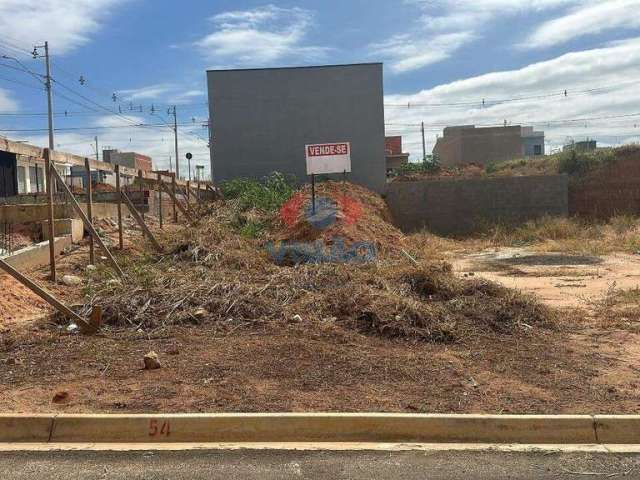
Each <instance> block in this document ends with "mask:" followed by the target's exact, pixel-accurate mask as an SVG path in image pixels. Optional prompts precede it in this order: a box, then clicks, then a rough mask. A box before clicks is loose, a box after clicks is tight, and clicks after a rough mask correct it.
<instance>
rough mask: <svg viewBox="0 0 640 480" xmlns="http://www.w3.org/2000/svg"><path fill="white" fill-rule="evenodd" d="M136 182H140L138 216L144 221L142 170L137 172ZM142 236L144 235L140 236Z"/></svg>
mask: <svg viewBox="0 0 640 480" xmlns="http://www.w3.org/2000/svg"><path fill="white" fill-rule="evenodd" d="M138 182H140V203H139V204H138V205H141V208H140V214H141V215H142V219H143V220H144V186H143V184H142V170H138ZM142 236H144V233H143V234H142Z"/></svg>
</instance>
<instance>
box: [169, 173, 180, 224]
mask: <svg viewBox="0 0 640 480" xmlns="http://www.w3.org/2000/svg"><path fill="white" fill-rule="evenodd" d="M171 190H172V192H173V195H171V199H172V200H173V223H178V210H176V203H177V199H176V174H175V173H172V174H171Z"/></svg>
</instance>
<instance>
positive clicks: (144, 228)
mask: <svg viewBox="0 0 640 480" xmlns="http://www.w3.org/2000/svg"><path fill="white" fill-rule="evenodd" d="M120 195H122V199H123V200H124V203H125V205H127V207H129V211H130V212H131V215H132V216H133V218H134V219H135V220H136V222H138V225H139V226H140V228H141V229H142V235H143V236H144V235H146V236H147V238H149V240H150V241H151V243H152V244H153V246H154V247H155V249H156V250H158V251H159V252H162V251H163V250H162V246H161V245H160V244H159V243H158V241H157V240H156V237H154V236H153V233H151V230H149V228H148V227H147V224H146V223H144V219H143V218H142V216H141V215H140V213H139V212H138V210H137V209H136V206H135V205H134V204H133V202H132V201H131V199H130V198H129V197H128V196H127V194H126V193H124V192H120Z"/></svg>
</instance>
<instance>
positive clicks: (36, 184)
mask: <svg viewBox="0 0 640 480" xmlns="http://www.w3.org/2000/svg"><path fill="white" fill-rule="evenodd" d="M39 170H40V169H39V168H38V167H37V165H32V166H30V167H29V183H30V187H31V188H30V189H29V190H30V191H31V193H40V192H42V191H43V190H44V189H43V188H42V186H43V185H42V173H41V172H40V171H39Z"/></svg>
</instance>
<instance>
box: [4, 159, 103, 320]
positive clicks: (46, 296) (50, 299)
mask: <svg viewBox="0 0 640 480" xmlns="http://www.w3.org/2000/svg"><path fill="white" fill-rule="evenodd" d="M45 151H46V150H45ZM0 269H1V270H4V271H5V272H7V273H8V274H9V275H11V276H12V277H13V278H15V279H16V280H18V281H19V282H20V283H22V284H23V285H24V286H26V287H27V288H29V289H30V290H31V291H32V292H33V293H35V294H36V295H38V296H39V297H40V298H42V299H43V300H44V301H46V302H47V303H48V304H49V305H51V306H52V307H54V308H55V309H56V310H58V311H59V312H60V313H62V314H63V315H64V316H66V317H68V318H70V319H72V320H74V321H75V322H76V323H77V324H78V326H79V327H81V328H83V329H92V328H91V326H90V325H89V323H88V322H87V321H86V320H84V319H83V318H82V317H81V316H80V315H78V314H77V313H75V312H74V311H73V310H71V309H70V308H69V307H67V306H66V305H65V304H64V303H62V302H61V301H60V300H58V299H57V298H56V297H54V296H53V295H51V294H50V293H49V292H47V291H46V290H45V289H44V288H42V287H41V286H40V285H38V284H37V283H35V282H34V281H33V280H31V279H29V278H28V277H26V276H25V275H23V274H22V273H20V272H19V271H17V270H16V269H15V268H13V267H12V266H11V265H9V264H8V263H7V262H5V261H4V260H2V259H0Z"/></svg>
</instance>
